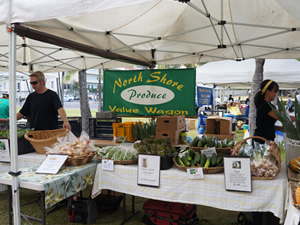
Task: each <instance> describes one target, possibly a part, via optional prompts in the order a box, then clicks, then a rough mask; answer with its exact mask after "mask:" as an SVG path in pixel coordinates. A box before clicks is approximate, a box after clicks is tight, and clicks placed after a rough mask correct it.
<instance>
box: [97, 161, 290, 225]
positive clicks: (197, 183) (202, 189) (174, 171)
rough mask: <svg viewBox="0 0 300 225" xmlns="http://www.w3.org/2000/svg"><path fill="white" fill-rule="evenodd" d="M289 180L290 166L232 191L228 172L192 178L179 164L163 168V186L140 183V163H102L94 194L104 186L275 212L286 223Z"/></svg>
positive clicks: (176, 199)
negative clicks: (249, 188) (228, 188)
mask: <svg viewBox="0 0 300 225" xmlns="http://www.w3.org/2000/svg"><path fill="white" fill-rule="evenodd" d="M287 187H288V181H287V175H286V167H285V165H282V171H281V173H280V174H279V175H278V176H277V177H276V178H275V179H274V180H253V181H252V193H245V192H229V191H226V190H225V188H224V174H223V173H221V174H209V175H205V178H204V180H189V179H188V178H187V175H186V173H185V172H183V171H182V170H179V169H178V168H177V167H176V166H174V167H173V168H171V169H169V170H161V173H160V187H159V188H153V187H145V186H139V185H137V165H125V166H122V165H115V166H114V171H105V170H102V169H101V163H99V164H98V167H97V170H96V175H95V180H94V186H93V192H92V197H96V196H97V195H98V194H100V192H101V190H102V189H110V190H114V191H117V192H121V193H126V194H129V195H135V196H140V197H144V198H151V199H157V200H163V201H169V202H182V203H189V204H196V205H205V206H210V207H214V208H219V209H225V210H231V211H242V212H245V211H250V212H251V211H261V212H268V211H269V212H272V213H273V214H274V215H275V216H276V217H278V218H280V222H281V223H283V221H284V215H285V211H286V210H287V206H288V204H287V202H288V195H287V189H288V188H287Z"/></svg>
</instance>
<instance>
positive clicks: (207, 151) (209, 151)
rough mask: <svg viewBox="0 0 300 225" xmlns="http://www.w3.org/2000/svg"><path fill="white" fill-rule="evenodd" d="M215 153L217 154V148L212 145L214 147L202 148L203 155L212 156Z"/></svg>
mask: <svg viewBox="0 0 300 225" xmlns="http://www.w3.org/2000/svg"><path fill="white" fill-rule="evenodd" d="M213 153H216V154H217V151H216V148H215V147H212V148H207V149H202V150H201V155H203V154H204V155H206V157H211V156H212V154H213Z"/></svg>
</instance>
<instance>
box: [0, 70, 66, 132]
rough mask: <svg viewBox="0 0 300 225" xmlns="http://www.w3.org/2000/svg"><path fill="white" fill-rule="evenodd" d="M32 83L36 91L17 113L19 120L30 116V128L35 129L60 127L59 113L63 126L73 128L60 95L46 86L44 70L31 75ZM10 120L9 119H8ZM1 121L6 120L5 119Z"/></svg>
mask: <svg viewBox="0 0 300 225" xmlns="http://www.w3.org/2000/svg"><path fill="white" fill-rule="evenodd" d="M30 84H31V85H32V88H33V89H34V90H35V92H33V93H31V94H29V95H28V97H27V99H26V101H25V103H24V105H23V107H22V108H21V110H20V111H19V112H18V113H17V120H19V119H22V118H23V117H24V116H30V128H34V129H35V130H53V129H58V128H59V126H58V115H60V117H61V119H62V120H63V128H66V129H68V130H71V126H70V124H69V122H68V118H67V115H66V112H65V110H64V108H63V107H62V104H61V102H60V99H59V97H58V95H57V94H56V93H55V92H54V91H52V90H49V89H48V88H46V87H45V76H44V74H43V72H41V71H37V72H34V73H32V74H31V75H30ZM7 120H8V119H7ZM0 122H1V123H3V122H5V121H4V120H3V119H1V121H0Z"/></svg>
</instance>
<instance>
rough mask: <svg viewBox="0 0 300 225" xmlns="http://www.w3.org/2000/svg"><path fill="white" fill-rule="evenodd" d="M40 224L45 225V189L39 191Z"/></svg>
mask: <svg viewBox="0 0 300 225" xmlns="http://www.w3.org/2000/svg"><path fill="white" fill-rule="evenodd" d="M41 207H42V224H43V225H46V204H45V191H41Z"/></svg>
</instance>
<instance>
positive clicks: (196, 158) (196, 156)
mask: <svg viewBox="0 0 300 225" xmlns="http://www.w3.org/2000/svg"><path fill="white" fill-rule="evenodd" d="M200 159H201V156H200V154H199V153H198V152H195V157H194V162H195V164H196V165H197V164H198V163H200Z"/></svg>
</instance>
